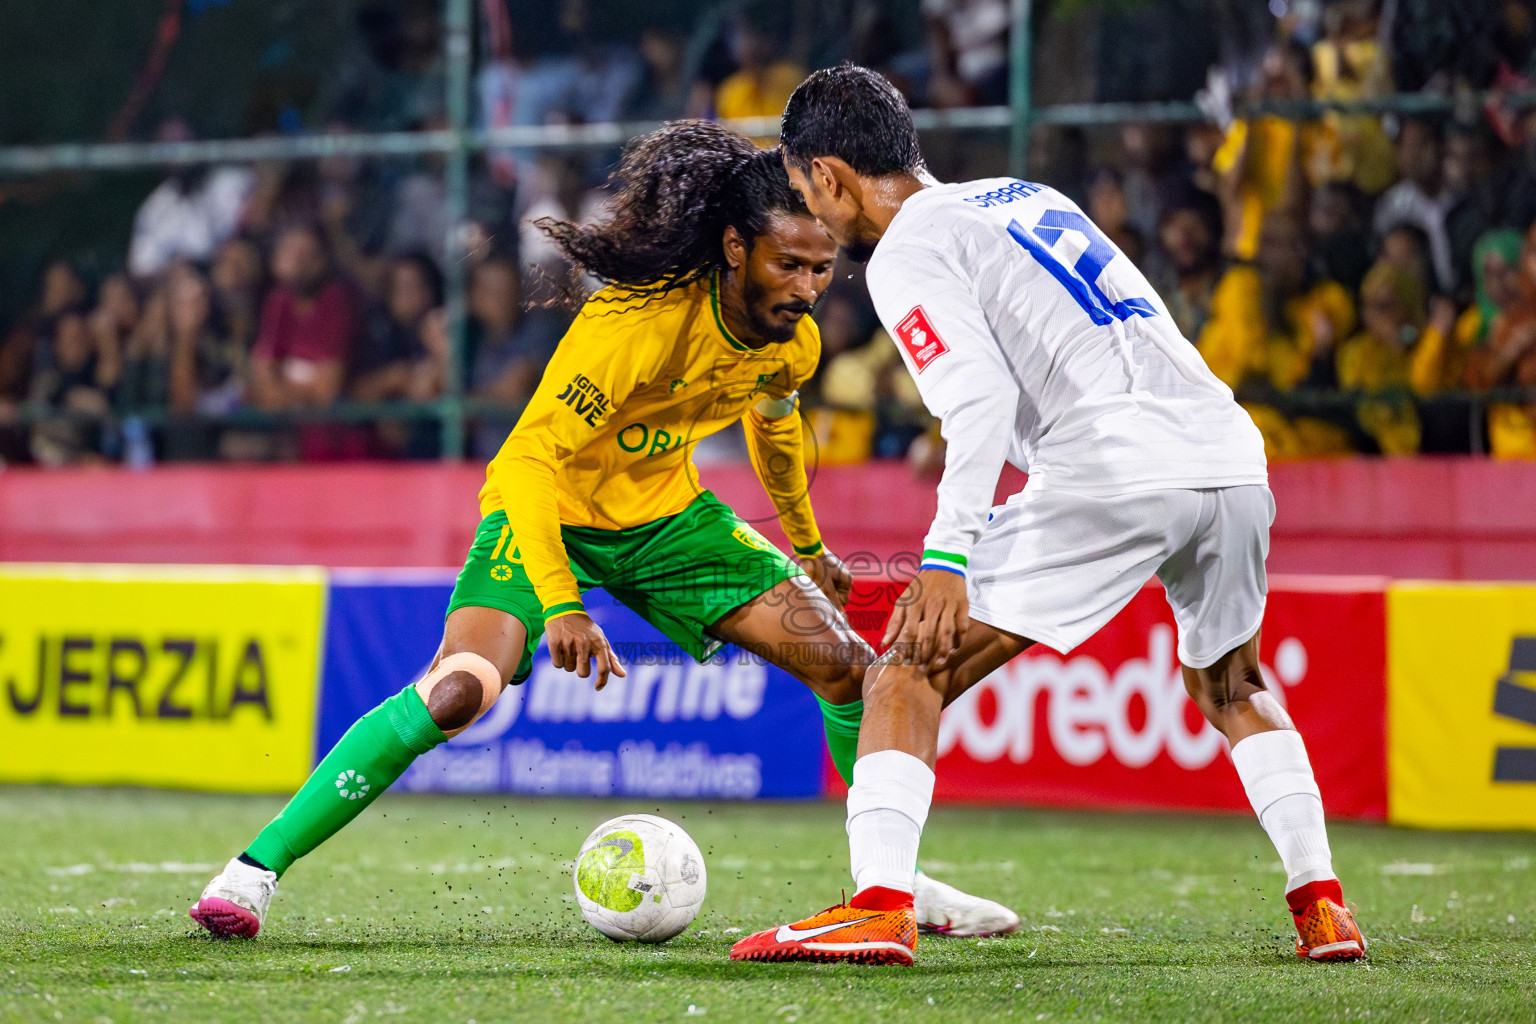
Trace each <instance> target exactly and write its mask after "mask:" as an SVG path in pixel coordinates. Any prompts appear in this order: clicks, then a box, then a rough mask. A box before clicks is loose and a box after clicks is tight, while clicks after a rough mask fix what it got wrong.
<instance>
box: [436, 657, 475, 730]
mask: <svg viewBox="0 0 1536 1024" xmlns="http://www.w3.org/2000/svg"><path fill="white" fill-rule="evenodd" d="M484 703H485V691H484V688H483V687H482V685H481V683H480V680H479V679H477V678H475V675H474V673H472V672H465V671H463V670H462V669H461V670H459V671H456V672H450V673H448V674H447V675H446V676H444V677H443V678H441V679H439V680H438V681H437V685H436V686H434V687H432V692H431V694H430V695H428V697H427V712H428V713H429V714H430V715H431V716H432V721H434V722H436V723H437V727H438V728H439V729H441V730H443V731H444V732H447V731H449V730H450V729H462V728H464V727H465V726H467V725H469V724H470V723H471V722H473V721H474V720H475V719H476V718H478V717H479V715H480V706H481V705H482V704H484Z"/></svg>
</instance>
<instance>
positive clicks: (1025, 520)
mask: <svg viewBox="0 0 1536 1024" xmlns="http://www.w3.org/2000/svg"><path fill="white" fill-rule="evenodd" d="M1274 519H1275V499H1274V497H1273V496H1272V495H1271V494H1270V493H1269V488H1268V487H1265V486H1263V485H1261V484H1249V485H1246V486H1241V487H1222V488H1217V489H1214V490H1203V491H1191V490H1167V491H1143V492H1140V493H1135V494H1126V495H1121V496H1118V497H1112V498H1094V497H1088V496H1086V495H1082V494H1069V493H1064V492H1061V491H1054V490H1044V491H1037V490H1034V489H1032V488H1029V487H1025V488H1024V490H1023V491H1021V492H1019V493H1018V494H1016V495H1014V496H1013V497H1012V498H1010V499H1009V500H1008V503H1007V504H1006V505H999V506H997V507H996V508H994V509H993V510H992V518H991V519H990V520H989V521H988V522H987V526H986V529H985V530H983V531H982V534H981V540H980V541H979V542H978V543H977V545H976V547H975V548H974V549H973V551H972V553H971V557H970V559H969V566H968V569H967V575H968V577H969V580H968V584H967V590H968V592H969V597H970V603H971V617H972V618H974V619H977V620H979V621H981V622H985V623H987V624H989V625H992V626H996V627H997V628H999V629H1003V630H1007V631H1008V632H1010V633H1016V634H1018V635H1020V636H1024V637H1027V638H1029V639H1030V640H1035V641H1038V642H1039V643H1043V644H1045V645H1046V646H1047V647H1050V648H1052V649H1054V650H1056V651H1058V652H1060V653H1061V654H1066V653H1067V652H1068V651H1070V650H1071V649H1072V648H1074V647H1076V646H1077V645H1078V644H1080V643H1082V642H1083V641H1084V640H1087V639H1088V638H1089V637H1090V636H1092V635H1093V634H1094V633H1097V632H1098V631H1099V630H1100V629H1101V628H1103V626H1104V625H1105V624H1106V623H1107V622H1109V620H1110V619H1112V618H1114V616H1115V613H1116V612H1118V611H1119V610H1120V609H1121V608H1124V607H1125V606H1126V604H1128V603H1129V602H1130V600H1131V598H1132V597H1134V596H1135V594H1136V591H1138V590H1140V589H1141V588H1142V585H1143V584H1145V583H1146V582H1147V581H1148V580H1149V579H1151V578H1152V577H1153V576H1154V575H1156V576H1157V577H1158V578H1159V579H1161V580H1162V581H1163V587H1164V589H1165V590H1166V592H1167V596H1168V604H1169V605H1170V606H1171V607H1172V608H1173V618H1174V621H1175V622H1177V623H1178V627H1179V660H1180V661H1181V662H1183V663H1184V664H1186V665H1188V666H1190V667H1191V668H1206V667H1207V666H1209V665H1210V664H1211V663H1212V662H1214V661H1215V660H1216V659H1217V658H1220V657H1221V656H1222V655H1223V654H1225V653H1227V652H1228V651H1230V650H1232V649H1233V648H1234V647H1237V646H1238V645H1239V644H1241V643H1243V641H1245V640H1247V639H1248V638H1249V637H1250V636H1252V635H1253V634H1254V633H1256V632H1257V631H1258V629H1259V625H1260V623H1261V622H1262V621H1263V619H1264V597H1265V595H1266V594H1267V593H1268V591H1269V586H1268V581H1267V579H1266V577H1265V574H1264V559H1265V557H1266V556H1267V555H1268V554H1269V526H1270V524H1271V523H1273V522H1274Z"/></svg>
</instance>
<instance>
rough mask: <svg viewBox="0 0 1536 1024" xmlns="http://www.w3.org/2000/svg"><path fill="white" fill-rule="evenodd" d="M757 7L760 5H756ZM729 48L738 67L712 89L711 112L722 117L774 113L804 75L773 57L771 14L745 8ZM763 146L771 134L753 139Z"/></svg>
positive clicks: (770, 140) (774, 43) (798, 68)
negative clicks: (712, 109) (756, 12)
mask: <svg viewBox="0 0 1536 1024" xmlns="http://www.w3.org/2000/svg"><path fill="white" fill-rule="evenodd" d="M759 11H761V8H759ZM731 48H732V50H733V51H734V54H733V55H734V56H735V58H736V63H737V64H739V65H740V67H739V68H738V69H737V70H736V72H735V73H734V74H732V75H731V76H730V77H728V78H726V79H725V81H723V82H721V83H720V85H719V86H718V87H717V88H716V89H715V113H716V115H718V116H719V117H722V118H738V117H778V116H779V115H780V114H781V113H783V112H784V105H785V104H786V103H788V102H789V96H790V94H791V93H793V92H794V91H795V86H797V85H799V84H800V83H801V81H802V80H804V78H805V69H804V68H802V67H801V66H800V65H798V64H796V63H794V62H793V61H788V60H776V59H775V51H776V50H777V49H778V44H777V41H776V40H775V34H774V32H773V29H772V23H771V17H770V16H768V15H767V14H765V13H759V14H758V15H757V16H753V12H751V11H749V12H748V13H747V15H746V16H744V17H743V18H742V21H741V23H740V24H738V25H737V26H736V29H735V38H734V39H733V41H732V47H731ZM753 141H754V142H756V143H757V144H758V145H759V146H762V147H764V148H767V147H768V146H771V145H773V144H774V142H775V141H776V140H775V139H774V138H772V137H763V138H757V139H754V140H753Z"/></svg>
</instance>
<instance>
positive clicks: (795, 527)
mask: <svg viewBox="0 0 1536 1024" xmlns="http://www.w3.org/2000/svg"><path fill="white" fill-rule="evenodd" d="M784 401H789V402H792V401H793V399H786V400H784ZM770 411H777V410H770ZM746 426H747V455H748V457H749V458H750V459H751V460H752V468H753V469H754V470H755V471H756V472H757V478H758V480H760V481H762V484H763V490H765V491H767V492H768V497H769V498H771V499H773V507H774V509H776V510H777V511H778V514H779V525H780V526H781V527H783V529H784V536H786V537H788V538H789V543H790V544H791V546H793V547H794V549H795V554H797V555H801V556H804V557H810V556H813V555H819V554H821V552H822V551H823V550H824V546H823V545H822V542H821V531H820V530H819V529H817V526H816V514H815V513H814V512H813V511H812V510H811V494H810V481H809V479H808V477H807V476H806V472H805V443H804V435H803V433H802V427H801V420H800V413H799V412H798V411H796V410H795V409H794V407H793V405H791V406H790V409H789V412H788V413H786V414H782V415H779V416H767V415H764V413H763V412H762V411H760V410H758V409H752V410H750V411H748V413H747V417H746Z"/></svg>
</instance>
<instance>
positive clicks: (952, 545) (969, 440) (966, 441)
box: [923, 394, 1013, 573]
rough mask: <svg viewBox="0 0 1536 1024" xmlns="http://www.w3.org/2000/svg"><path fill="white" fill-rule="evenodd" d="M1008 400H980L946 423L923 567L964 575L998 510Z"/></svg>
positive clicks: (1009, 407) (1003, 397)
mask: <svg viewBox="0 0 1536 1024" xmlns="http://www.w3.org/2000/svg"><path fill="white" fill-rule="evenodd" d="M1012 413H1013V405H1012V402H1011V401H1010V400H1009V399H1008V396H1006V395H1003V394H998V395H978V396H976V398H975V399H974V400H972V401H969V402H967V403H965V404H963V405H961V406H959V407H957V408H955V409H953V410H951V411H950V413H949V415H948V416H946V417H945V418H944V422H943V433H944V440H945V442H946V451H945V456H944V476H943V478H942V479H941V480H940V481H939V489H938V498H939V509H938V512H937V514H936V515H935V516H934V518H933V525H932V526H931V527H929V530H928V535H927V537H925V538H924V540H923V567H924V568H934V569H950V570H953V571H956V572H961V573H964V572H965V569H966V566H967V564H968V562H969V560H970V554H971V549H972V548H974V547H975V546H976V541H977V540H978V539H979V538H980V537H981V531H982V529H983V528H984V527H985V526H986V525H987V516H988V514H989V513H990V511H991V509H992V496H993V495H994V494H995V493H996V491H997V479H998V476H999V475H1000V474H1001V473H1002V470H1003V462H1004V461H1005V460H1006V458H1007V453H1008V444H1009V438H1010V432H1011V430H1012V426H1013V419H1012Z"/></svg>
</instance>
